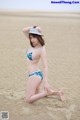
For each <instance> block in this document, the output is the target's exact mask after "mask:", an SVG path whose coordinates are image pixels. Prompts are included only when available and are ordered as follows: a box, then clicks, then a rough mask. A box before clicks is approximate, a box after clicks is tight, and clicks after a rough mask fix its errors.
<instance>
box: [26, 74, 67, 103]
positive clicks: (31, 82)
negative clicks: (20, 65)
mask: <svg viewBox="0 0 80 120" xmlns="http://www.w3.org/2000/svg"><path fill="white" fill-rule="evenodd" d="M40 84H41V79H40V78H39V77H38V76H31V77H29V79H28V83H27V93H26V94H27V96H26V101H27V102H29V103H32V102H35V101H37V100H38V99H41V98H43V97H45V96H49V95H57V96H59V97H60V99H61V100H62V101H64V99H65V98H64V95H63V92H62V91H54V90H52V89H50V91H49V93H47V92H46V91H43V92H41V93H36V92H37V91H36V90H37V89H38V88H39V87H40Z"/></svg>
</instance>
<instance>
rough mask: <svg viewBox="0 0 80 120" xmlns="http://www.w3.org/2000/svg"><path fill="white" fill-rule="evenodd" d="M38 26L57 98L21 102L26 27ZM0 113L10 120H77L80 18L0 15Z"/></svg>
mask: <svg viewBox="0 0 80 120" xmlns="http://www.w3.org/2000/svg"><path fill="white" fill-rule="evenodd" d="M31 25H37V26H41V28H42V30H43V34H44V36H43V37H44V39H45V42H46V50H47V57H48V66H49V76H48V81H49V83H50V84H51V85H52V87H53V88H54V89H62V90H63V91H64V94H65V96H66V99H67V100H66V102H65V103H63V102H61V101H60V100H59V98H58V97H55V96H52V97H49V98H44V99H41V100H39V101H37V102H35V103H33V104H31V105H30V104H28V103H25V102H24V97H25V88H26V81H27V64H26V50H27V49H28V48H29V41H28V39H26V37H25V36H24V34H23V33H22V29H23V28H24V27H25V26H31ZM0 111H9V115H10V120H41V119H42V120H80V14H79V13H78V14H77V13H75V14H72V13H71V14H68V13H67V14H66V13H64V14H63V13H58V14H57V13H55V14H54V13H38V12H36V13H35V12H23V11H22V12H19V11H18V12H15V11H13V12H12V11H8V12H6V11H0Z"/></svg>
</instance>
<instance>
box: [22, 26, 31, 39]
mask: <svg viewBox="0 0 80 120" xmlns="http://www.w3.org/2000/svg"><path fill="white" fill-rule="evenodd" d="M31 28H32V27H25V28H23V30H22V31H23V33H24V35H25V36H26V37H29V36H28V34H29V30H30V29H31Z"/></svg>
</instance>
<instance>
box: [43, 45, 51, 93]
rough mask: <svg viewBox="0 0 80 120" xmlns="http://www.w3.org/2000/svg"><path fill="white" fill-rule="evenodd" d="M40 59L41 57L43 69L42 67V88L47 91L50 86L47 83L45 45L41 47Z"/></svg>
mask: <svg viewBox="0 0 80 120" xmlns="http://www.w3.org/2000/svg"><path fill="white" fill-rule="evenodd" d="M41 59H42V63H43V69H44V70H43V73H44V78H43V82H44V89H45V90H46V91H47V92H49V91H50V87H51V86H50V85H49V83H48V63H47V55H46V49H45V47H43V49H42V53H41Z"/></svg>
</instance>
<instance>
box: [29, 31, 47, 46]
mask: <svg viewBox="0 0 80 120" xmlns="http://www.w3.org/2000/svg"><path fill="white" fill-rule="evenodd" d="M30 36H33V37H35V38H37V40H38V41H39V43H40V44H41V45H42V46H44V45H45V41H44V39H43V38H42V36H41V35H37V34H32V33H29V39H30V45H31V46H32V47H34V46H33V44H32V42H31V38H30Z"/></svg>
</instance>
